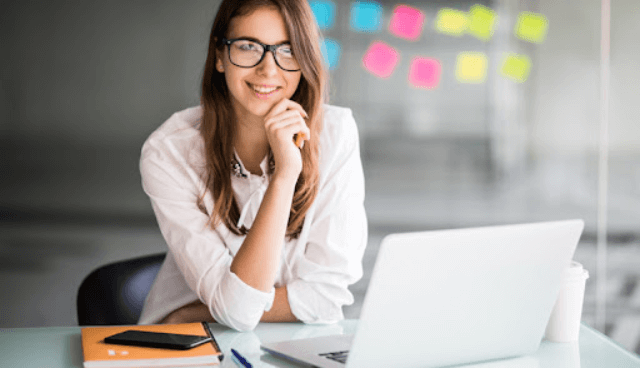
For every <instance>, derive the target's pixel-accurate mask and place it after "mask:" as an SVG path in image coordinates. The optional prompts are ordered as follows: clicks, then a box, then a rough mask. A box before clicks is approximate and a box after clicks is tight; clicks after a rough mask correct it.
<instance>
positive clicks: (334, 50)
mask: <svg viewBox="0 0 640 368" xmlns="http://www.w3.org/2000/svg"><path fill="white" fill-rule="evenodd" d="M320 49H321V50H322V55H323V56H324V61H325V62H326V63H327V66H328V67H329V70H334V69H335V68H337V67H338V63H339V62H340V54H341V52H342V47H341V46H340V43H339V42H338V41H336V40H334V39H331V38H325V40H324V41H323V42H322V44H321V45H320Z"/></svg>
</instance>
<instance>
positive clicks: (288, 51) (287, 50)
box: [278, 46, 293, 56]
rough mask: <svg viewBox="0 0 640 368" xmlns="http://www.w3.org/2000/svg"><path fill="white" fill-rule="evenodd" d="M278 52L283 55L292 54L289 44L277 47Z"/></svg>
mask: <svg viewBox="0 0 640 368" xmlns="http://www.w3.org/2000/svg"><path fill="white" fill-rule="evenodd" d="M278 52H279V53H280V54H282V55H283V56H292V55H293V50H291V47H289V46H286V47H280V48H279V49H278Z"/></svg>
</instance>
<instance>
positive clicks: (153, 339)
mask: <svg viewBox="0 0 640 368" xmlns="http://www.w3.org/2000/svg"><path fill="white" fill-rule="evenodd" d="M209 341H211V337H209V336H197V335H181V334H172V333H164V332H148V331H137V330H127V331H124V332H120V333H117V334H115V335H111V336H109V337H105V339H104V342H105V343H107V344H118V345H135V346H146V347H151V348H163V349H178V350H187V349H191V348H194V347H196V346H198V345H202V344H204V343H206V342H209Z"/></svg>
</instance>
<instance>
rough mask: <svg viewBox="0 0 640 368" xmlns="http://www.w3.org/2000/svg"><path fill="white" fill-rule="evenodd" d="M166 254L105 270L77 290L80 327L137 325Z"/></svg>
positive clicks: (108, 266) (90, 278)
mask: <svg viewBox="0 0 640 368" xmlns="http://www.w3.org/2000/svg"><path fill="white" fill-rule="evenodd" d="M165 256H166V253H162V254H154V255H150V256H146V257H141V258H134V259H128V260H125V261H120V262H115V263H111V264H108V265H105V266H102V267H100V268H98V269H96V270H94V271H93V272H91V273H90V274H89V276H87V277H86V278H85V279H84V280H83V281H82V284H81V285H80V288H79V289H78V298H77V300H76V306H77V312H78V325H80V326H89V325H134V324H136V323H138V319H139V318H140V313H141V312H142V306H143V304H144V300H145V298H146V297H147V294H149V290H151V285H152V284H153V280H154V279H155V278H156V275H157V274H158V271H159V270H160V266H161V265H162V262H163V261H164V258H165Z"/></svg>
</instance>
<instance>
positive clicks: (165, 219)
mask: <svg viewBox="0 0 640 368" xmlns="http://www.w3.org/2000/svg"><path fill="white" fill-rule="evenodd" d="M325 77H326V72H325V69H324V67H323V64H322V55H321V53H320V50H319V36H318V31H317V28H316V26H315V21H314V19H313V14H312V12H311V10H310V8H309V5H308V4H307V2H306V1H305V0H248V1H237V0H224V1H223V2H222V4H221V5H220V9H219V10H218V14H217V16H216V18H215V20H214V24H213V28H212V30H211V36H210V40H209V52H208V56H207V61H206V64H205V71H204V76H203V83H202V98H201V106H198V107H194V108H190V109H187V110H184V111H181V112H178V113H176V114H174V115H173V116H172V117H171V118H170V119H169V120H167V121H166V122H165V123H164V124H163V125H162V126H160V128H158V129H157V130H156V131H155V132H154V133H153V134H152V135H151V136H150V137H149V138H148V140H147V141H146V142H145V144H144V146H143V149H142V157H141V160H140V169H141V174H142V182H143V188H144V190H145V192H146V193H147V194H148V195H149V197H150V199H151V203H152V206H153V209H154V211H155V214H156V217H157V219H158V224H159V226H160V230H161V231H162V234H163V236H164V238H165V240H166V241H167V244H168V245H169V252H168V253H167V258H166V260H165V262H164V264H163V266H162V268H161V270H160V272H159V273H158V276H157V277H156V280H155V282H154V285H153V287H152V290H151V292H150V293H149V295H148V297H147V300H146V302H145V307H144V309H143V312H142V316H141V318H140V321H139V323H142V324H144V323H179V322H192V321H202V320H206V321H216V322H219V323H223V324H225V325H227V326H229V327H231V328H234V329H236V330H240V331H246V330H251V329H253V328H254V327H255V326H256V325H257V324H258V322H260V321H263V322H285V321H303V322H306V323H331V322H336V321H338V320H341V319H342V318H343V315H342V306H343V305H348V304H351V303H353V296H352V294H351V293H350V292H349V290H348V288H347V287H348V285H350V284H353V283H354V282H356V281H358V280H359V279H360V278H361V277H362V255H363V252H364V248H365V245H366V241H367V223H366V216H365V212H364V205H363V202H364V179H363V174H362V165H361V161H360V154H359V141H358V133H357V128H356V124H355V121H354V120H353V116H352V114H351V111H350V110H349V109H345V108H338V107H333V106H329V105H323V97H324V95H325V85H326V83H325Z"/></svg>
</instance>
